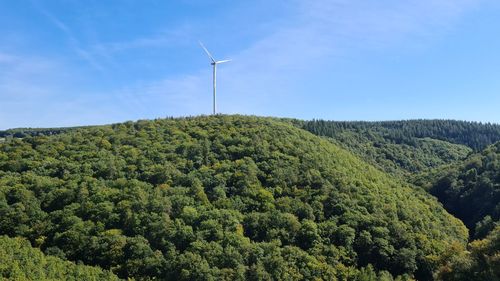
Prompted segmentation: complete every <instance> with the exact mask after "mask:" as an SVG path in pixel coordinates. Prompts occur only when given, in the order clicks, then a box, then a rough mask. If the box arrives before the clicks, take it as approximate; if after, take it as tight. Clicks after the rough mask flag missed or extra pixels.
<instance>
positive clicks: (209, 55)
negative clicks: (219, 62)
mask: <svg viewBox="0 0 500 281" xmlns="http://www.w3.org/2000/svg"><path fill="white" fill-rule="evenodd" d="M199 43H200V46H201V47H202V48H203V50H205V53H207V55H208V57H209V58H210V59H211V60H212V62H213V63H215V59H214V57H212V55H211V54H210V52H209V51H208V50H207V48H205V45H203V43H201V41H199Z"/></svg>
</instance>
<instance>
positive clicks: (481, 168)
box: [417, 142, 500, 238]
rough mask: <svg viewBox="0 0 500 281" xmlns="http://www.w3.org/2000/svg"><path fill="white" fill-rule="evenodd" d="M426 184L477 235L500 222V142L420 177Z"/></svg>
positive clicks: (483, 233)
mask: <svg viewBox="0 0 500 281" xmlns="http://www.w3.org/2000/svg"><path fill="white" fill-rule="evenodd" d="M417 184H419V185H421V186H424V187H425V188H426V189H427V190H429V192H430V193H431V194H433V195H435V196H436V197H437V198H438V199H439V201H441V202H442V203H443V205H444V206H445V208H446V209H447V210H448V211H449V212H451V213H452V214H454V215H455V216H456V217H458V218H460V219H461V220H462V221H463V222H464V223H465V224H466V225H467V226H468V227H469V229H471V230H474V229H475V232H472V233H475V236H476V237H478V238H482V237H484V236H485V235H486V234H487V233H488V231H490V230H491V229H492V228H493V227H494V226H495V225H496V224H499V223H500V142H498V143H496V144H494V145H491V146H489V147H487V148H486V149H485V150H483V151H481V152H480V153H476V154H473V155H471V156H469V157H468V158H467V159H466V160H464V161H462V162H459V163H456V164H454V165H450V166H447V167H443V168H440V169H436V170H434V171H432V172H430V173H427V174H424V175H422V176H420V177H419V179H418V181H417Z"/></svg>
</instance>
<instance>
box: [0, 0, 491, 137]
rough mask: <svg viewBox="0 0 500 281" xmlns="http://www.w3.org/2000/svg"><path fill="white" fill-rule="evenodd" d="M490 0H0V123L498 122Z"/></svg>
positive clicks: (58, 124)
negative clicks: (214, 88)
mask: <svg viewBox="0 0 500 281" xmlns="http://www.w3.org/2000/svg"><path fill="white" fill-rule="evenodd" d="M499 28H500V2H499V1H496V0H405V1H401V0H377V1H375V0H287V1H284V0H274V1H264V0H254V1H228V0H218V1H216V0H207V1H195V0H180V1H160V0H141V1H139V0H136V1H134V0H120V1H118V0H107V1H100V0H88V1H77V0H64V1H63V0H60V1H58V0H46V1H42V0H31V1H30V0H16V1H10V0H0V34H1V35H2V39H1V40H0V129H6V128H13V127H56V126H73V125H88V124H106V123H113V122H121V121H126V120H137V119H152V118H158V117H165V116H185V115H200V114H209V113H210V112H211V99H212V96H211V69H210V65H209V61H208V58H207V57H206V55H205V54H204V53H203V50H202V49H201V48H200V47H199V45H198V40H201V41H203V42H204V43H205V45H206V46H207V47H208V48H209V49H210V50H211V52H212V53H213V54H214V56H215V57H216V58H220V59H225V58H231V59H233V61H232V62H231V63H228V64H225V65H222V66H221V67H220V68H219V72H218V73H219V76H218V83H219V84H218V105H219V111H220V112H221V113H226V114H232V113H240V114H253V115H264V116H283V117H296V118H301V119H312V118H322V119H333V120H396V119H413V118H440V119H461V120H474V121H485V122H497V123H498V122H500V110H499V108H500V29H499Z"/></svg>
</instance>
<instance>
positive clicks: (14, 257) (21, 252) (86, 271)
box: [0, 236, 119, 281]
mask: <svg viewBox="0 0 500 281" xmlns="http://www.w3.org/2000/svg"><path fill="white" fill-rule="evenodd" d="M0 280H39V281H44V280H75V281H77V280H96V281H100V280H119V279H118V277H116V276H115V275H114V274H112V273H111V272H109V271H105V270H102V269H100V268H97V267H91V266H85V265H76V264H74V263H72V262H69V261H64V260H61V259H60V258H57V257H53V256H45V255H44V254H43V253H42V252H41V251H40V250H39V249H34V248H32V247H31V245H30V243H29V242H28V241H26V240H25V239H22V238H9V237H6V236H0Z"/></svg>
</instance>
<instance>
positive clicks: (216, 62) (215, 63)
mask: <svg viewBox="0 0 500 281" xmlns="http://www.w3.org/2000/svg"><path fill="white" fill-rule="evenodd" d="M200 46H201V47H202V48H203V50H205V53H207V55H208V57H209V58H210V60H211V61H212V62H211V63H210V64H211V65H212V66H213V70H214V72H213V73H214V74H213V80H214V102H213V103H214V104H213V106H214V112H213V114H214V115H215V114H216V105H217V99H216V97H217V65H218V64H221V63H225V62H230V61H231V60H219V61H217V60H215V59H214V57H213V56H212V55H211V54H210V52H209V51H208V50H207V48H205V46H204V45H203V43H201V41H200Z"/></svg>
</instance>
